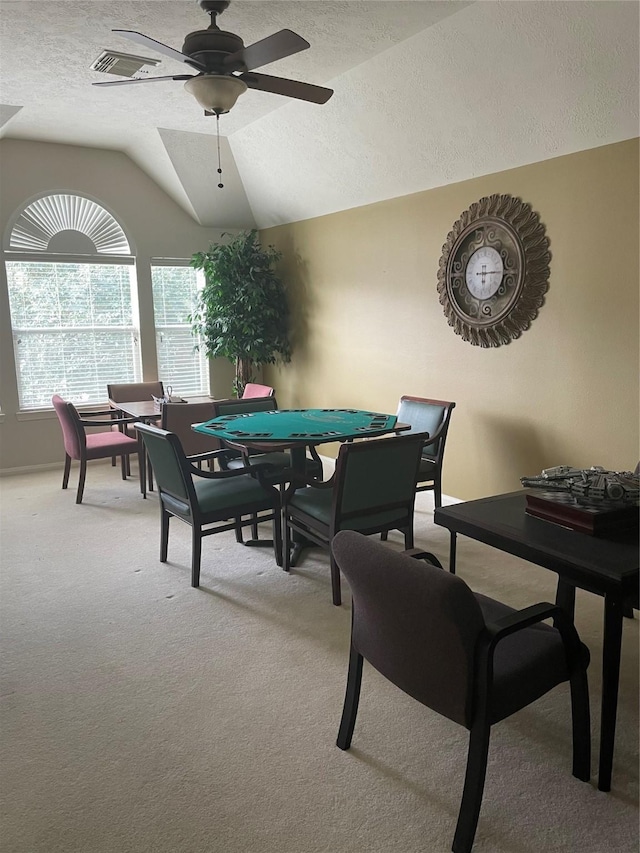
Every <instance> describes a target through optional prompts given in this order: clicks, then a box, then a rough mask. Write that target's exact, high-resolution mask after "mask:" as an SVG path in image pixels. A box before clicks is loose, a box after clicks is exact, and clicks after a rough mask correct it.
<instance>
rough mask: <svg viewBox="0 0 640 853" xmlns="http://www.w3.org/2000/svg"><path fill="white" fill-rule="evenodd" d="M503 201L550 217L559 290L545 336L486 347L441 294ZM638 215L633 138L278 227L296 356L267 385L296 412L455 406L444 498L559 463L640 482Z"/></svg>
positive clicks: (479, 491)
mask: <svg viewBox="0 0 640 853" xmlns="http://www.w3.org/2000/svg"><path fill="white" fill-rule="evenodd" d="M492 193H508V194H511V195H514V196H517V197H519V198H521V199H523V200H524V201H526V202H528V203H529V204H531V206H532V207H533V209H534V210H535V211H537V212H538V213H539V215H540V218H541V221H542V222H543V224H544V225H545V226H546V229H547V235H548V237H549V240H550V250H551V253H552V260H551V277H550V287H549V291H548V293H547V296H546V300H545V304H544V305H543V306H542V309H541V310H540V313H539V316H538V317H537V319H536V320H534V321H533V324H532V326H531V328H530V329H529V330H528V331H526V332H525V333H524V334H523V335H522V337H521V338H519V339H518V340H516V341H512V342H511V343H510V344H509V345H507V346H502V347H499V348H496V349H481V348H479V347H473V346H471V345H470V344H468V343H465V342H464V341H463V340H462V338H460V337H458V336H457V335H456V334H454V332H453V330H452V329H451V328H450V327H449V326H448V325H447V322H446V319H445V316H444V313H443V310H442V307H441V306H440V304H439V302H438V294H437V290H436V283H437V270H438V261H439V258H440V255H441V250H442V245H443V243H444V242H445V239H446V237H447V233H448V231H449V230H450V229H451V227H452V225H453V223H454V222H455V221H456V219H457V218H458V217H459V215H460V214H461V213H462V211H463V210H465V209H466V208H467V207H468V206H469V205H470V204H472V203H473V202H475V201H477V200H478V199H480V198H481V197H483V196H485V195H490V194H492ZM638 211H639V200H638V140H631V141H628V142H623V143H619V144H616V145H610V146H605V147H603V148H598V149H593V150H590V151H584V152H581V153H578V154H572V155H569V156H565V157H559V158H557V159H553V160H548V161H545V162H542V163H536V164H534V165H531V166H526V167H523V168H519V169H513V170H510V171H507V172H501V173H498V174H495V175H489V176H486V177H482V178H477V179H474V180H471V181H466V182H464V183H460V184H454V185H449V186H446V187H442V188H439V189H435V190H430V191H427V192H422V193H418V194H416V195H412V196H407V197H403V198H396V199H392V200H389V201H385V202H381V203H379V204H374V205H370V206H367V207H362V208H358V209H354V210H349V211H346V212H343V213H337V214H333V215H330V216H325V217H321V218H318V219H313V220H308V221H305V222H299V223H295V224H292V225H285V226H280V227H277V228H273V229H269V230H268V231H265V232H264V234H263V237H264V238H265V239H266V240H267V241H268V242H270V243H273V244H275V245H276V246H277V247H279V248H280V249H282V250H283V252H284V255H285V257H284V260H283V264H282V270H283V272H284V275H285V279H286V281H287V282H288V285H289V287H290V293H291V302H292V308H293V312H294V318H295V339H296V347H295V351H294V358H293V361H292V363H291V364H290V365H288V366H286V367H284V368H280V369H271V370H268V371H266V378H267V379H268V380H269V381H270V384H273V385H274V386H275V387H276V389H277V392H278V402H279V404H280V405H281V406H283V407H284V406H285V405H286V406H293V405H295V406H298V405H301V406H305V405H310V406H311V405H313V406H353V407H358V408H371V409H374V410H379V411H384V412H393V411H395V409H396V406H397V402H398V398H399V397H400V395H401V394H414V395H418V396H426V397H435V398H439V399H443V400H455V402H456V403H457V408H456V409H455V410H454V412H453V417H452V421H451V430H450V433H449V440H448V445H447V453H446V457H445V466H444V491H445V493H446V494H448V495H452V496H454V497H458V498H463V499H472V498H475V497H479V496H482V495H487V494H491V493H499V492H503V491H509V490H513V489H517V488H519V487H520V484H519V477H520V476H521V475H523V474H535V473H537V472H539V471H540V470H541V468H543V467H547V466H550V465H555V464H561V463H567V464H571V465H576V466H579V467H584V466H589V465H593V464H599V465H603V466H605V467H607V468H612V469H629V468H633V467H635V464H636V462H637V461H638V458H639V457H640V448H639V438H638V310H639V305H638V293H639V270H638V255H639V246H638V234H639V212H638Z"/></svg>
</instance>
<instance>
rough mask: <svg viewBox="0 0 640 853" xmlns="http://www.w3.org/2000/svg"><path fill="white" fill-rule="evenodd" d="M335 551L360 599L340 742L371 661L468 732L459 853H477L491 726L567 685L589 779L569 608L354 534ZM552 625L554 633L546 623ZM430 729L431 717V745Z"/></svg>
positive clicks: (355, 605) (578, 658)
mask: <svg viewBox="0 0 640 853" xmlns="http://www.w3.org/2000/svg"><path fill="white" fill-rule="evenodd" d="M332 551H333V556H334V558H335V560H336V561H337V564H338V565H339V567H340V570H341V571H342V572H343V573H344V576H345V577H346V579H347V581H348V582H349V586H350V588H351V596H352V620H351V651H350V656H349V668H348V675H347V687H346V691H345V699H344V705H343V710H342V718H341V721H340V728H339V731H338V739H337V745H338V746H339V747H340V749H343V750H347V749H349V747H350V746H351V740H352V737H353V731H354V726H355V722H356V714H357V711H358V703H359V698H360V685H361V679H362V669H363V661H364V660H366V661H368V662H369V664H371V666H373V667H374V668H375V669H377V670H378V672H380V673H381V674H382V675H383V676H384V677H385V678H387V679H388V680H389V681H390V682H391V683H392V684H395V685H396V687H399V688H400V689H401V690H403V691H404V692H405V693H407V694H408V695H409V696H411V697H413V698H414V699H416V700H417V701H418V702H421V703H422V704H423V705H425V706H426V707H427V708H430V709H432V710H433V711H435V712H436V713H438V714H441V715H442V716H444V717H446V718H447V719H449V720H452V721H453V722H454V723H458V724H459V725H461V726H463V727H464V728H466V729H467V730H468V731H469V750H468V758H467V769H466V775H465V780H464V786H463V792H462V801H461V804H460V811H459V814H458V822H457V826H456V830H455V835H454V839H453V847H452V849H453V851H454V853H469V851H470V850H471V848H472V846H473V841H474V838H475V833H476V827H477V824H478V818H479V815H480V807H481V804H482V796H483V791H484V782H485V776H486V770H487V757H488V752H489V737H490V731H491V727H492V726H493V725H494V724H495V723H498V722H500V721H501V720H504V719H505V718H506V717H509V716H511V715H512V714H514V713H516V711H519V710H520V709H522V708H525V707H526V706H527V705H530V704H531V703H532V702H535V701H536V700H537V699H539V698H540V697H541V696H544V695H545V694H546V693H548V692H549V691H550V690H553V688H555V687H556V686H557V685H559V684H562V683H563V682H567V681H568V682H569V685H570V691H571V712H572V736H573V775H574V776H576V777H577V778H578V779H580V780H582V781H584V782H588V781H589V777H590V773H591V768H590V764H591V741H590V721H589V688H588V684H587V672H586V671H587V666H588V665H589V650H588V648H587V647H586V646H585V645H584V644H583V643H581V642H580V640H579V637H578V634H577V632H576V629H575V628H574V626H573V622H572V620H571V618H570V617H569V616H568V615H567V614H566V613H565V612H564V611H563V610H562V609H561V608H560V607H558V606H557V605H554V604H548V603H546V602H542V603H540V604H533V605H531V606H529V607H525V608H524V609H523V610H514V609H513V608H511V607H509V606H508V605H506V604H503V603H502V602H500V601H496V600H495V599H493V598H488V597H487V596H485V595H481V594H480V593H474V592H473V591H472V590H471V589H470V588H469V587H468V586H467V584H466V583H465V582H464V580H462V578H460V577H457V576H456V575H454V574H451V573H450V572H447V571H444V570H443V569H442V568H441V567H436V566H435V565H429V562H430V559H429V558H430V556H431V555H423V554H421V553H419V552H418V553H417V554H410V555H409V554H403V553H398V552H396V551H392V550H391V549H390V548H389V547H388V546H386V545H383V544H382V543H380V542H376V541H373V540H371V539H367V538H366V537H364V536H360V535H359V534H357V533H354V532H352V531H342V532H340V533H338V534H337V536H336V537H335V539H334V540H333V543H332ZM416 556H417V557H423V556H424V557H426V560H425V561H423V560H422V559H413V557H416ZM547 619H553V620H554V623H555V626H551V625H547V624H545V621H544V620H547ZM428 726H429V718H428V717H425V735H426V736H428ZM525 728H526V727H525ZM562 734H563V732H557V737H558V738H560V737H561V735H562ZM522 739H523V741H524V740H525V739H526V738H524V737H523V738H522ZM533 746H534V748H535V743H534V744H533ZM352 769H353V768H352ZM441 784H442V785H443V786H445V787H449V786H450V784H452V780H450V779H445V778H442V779H441ZM576 793H577V792H576ZM553 805H554V804H553V802H550V803H549V807H550V808H552V807H553ZM494 831H495V829H494ZM579 846H580V845H579V844H577V846H576V848H575V849H579ZM489 847H491V844H489V846H488V847H487V848H486V849H489Z"/></svg>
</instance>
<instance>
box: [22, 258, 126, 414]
mask: <svg viewBox="0 0 640 853" xmlns="http://www.w3.org/2000/svg"><path fill="white" fill-rule="evenodd" d="M6 269H7V280H8V287H9V304H10V309H11V323H12V329H13V341H14V349H15V355H16V370H17V374H18V394H19V399H20V408H22V409H33V408H40V407H43V406H50V405H51V397H52V395H53V394H60V395H61V396H62V397H64V398H65V399H66V400H70V401H71V402H74V403H96V402H103V401H104V400H105V399H106V393H107V384H108V383H109V382H139V381H140V380H141V376H142V369H141V361H140V347H139V334H138V329H137V327H136V324H135V323H134V318H133V307H132V306H133V299H132V288H133V287H134V286H135V278H134V267H133V266H132V265H125V264H100V263H58V262H49V261H47V262H44V261H42V262H40V261H37V262H36V261H9V260H8V261H7V262H6Z"/></svg>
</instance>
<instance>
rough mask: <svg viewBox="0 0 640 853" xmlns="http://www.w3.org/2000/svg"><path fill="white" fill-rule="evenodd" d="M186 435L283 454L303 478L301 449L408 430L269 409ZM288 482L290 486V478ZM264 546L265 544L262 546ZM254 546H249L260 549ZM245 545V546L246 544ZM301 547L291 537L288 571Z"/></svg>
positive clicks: (334, 412) (386, 422) (353, 413)
mask: <svg viewBox="0 0 640 853" xmlns="http://www.w3.org/2000/svg"><path fill="white" fill-rule="evenodd" d="M192 429H193V430H195V432H199V433H202V434H203V435H212V436H215V437H216V438H220V439H222V440H223V441H224V442H225V444H226V445H227V446H229V447H232V448H235V449H240V450H241V449H242V448H249V449H250V450H257V451H259V452H262V453H269V452H270V451H273V450H288V451H289V453H290V455H291V470H292V471H294V472H300V473H302V474H303V473H304V471H305V466H306V448H307V447H315V446H316V445H318V444H329V443H330V442H335V441H339V442H343V441H353V440H354V439H357V438H375V437H378V436H382V435H385V434H386V433H390V432H393V433H397V432H403V431H405V430H409V429H411V426H410V425H409V424H401V423H398V419H397V418H396V416H395V415H387V414H383V413H381V412H369V411H363V410H361V409H273V410H272V411H266V412H251V413H244V414H229V415H220V417H217V418H213V419H212V420H210V421H205V422H204V423H201V424H193V426H192ZM287 476H288V478H289V479H290V482H293V481H295V476H294V477H291V473H290V472H289V474H288V475H287ZM262 542H264V543H265V544H266V540H262ZM262 542H258V541H257V540H254V541H253V542H252V543H251V544H256V545H257V544H262ZM247 544H250V543H247ZM303 547H305V541H304V540H302V539H299V538H298V537H297V536H294V554H293V555H292V557H291V565H295V562H296V559H297V555H298V554H299V552H300V550H301V549H302V548H303Z"/></svg>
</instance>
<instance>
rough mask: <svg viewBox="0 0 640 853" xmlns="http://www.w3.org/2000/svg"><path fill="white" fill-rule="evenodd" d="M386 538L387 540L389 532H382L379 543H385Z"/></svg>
mask: <svg viewBox="0 0 640 853" xmlns="http://www.w3.org/2000/svg"><path fill="white" fill-rule="evenodd" d="M388 538H389V531H388V530H383V531H382V533H381V534H380V541H381V542H386V541H387V539H388Z"/></svg>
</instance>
